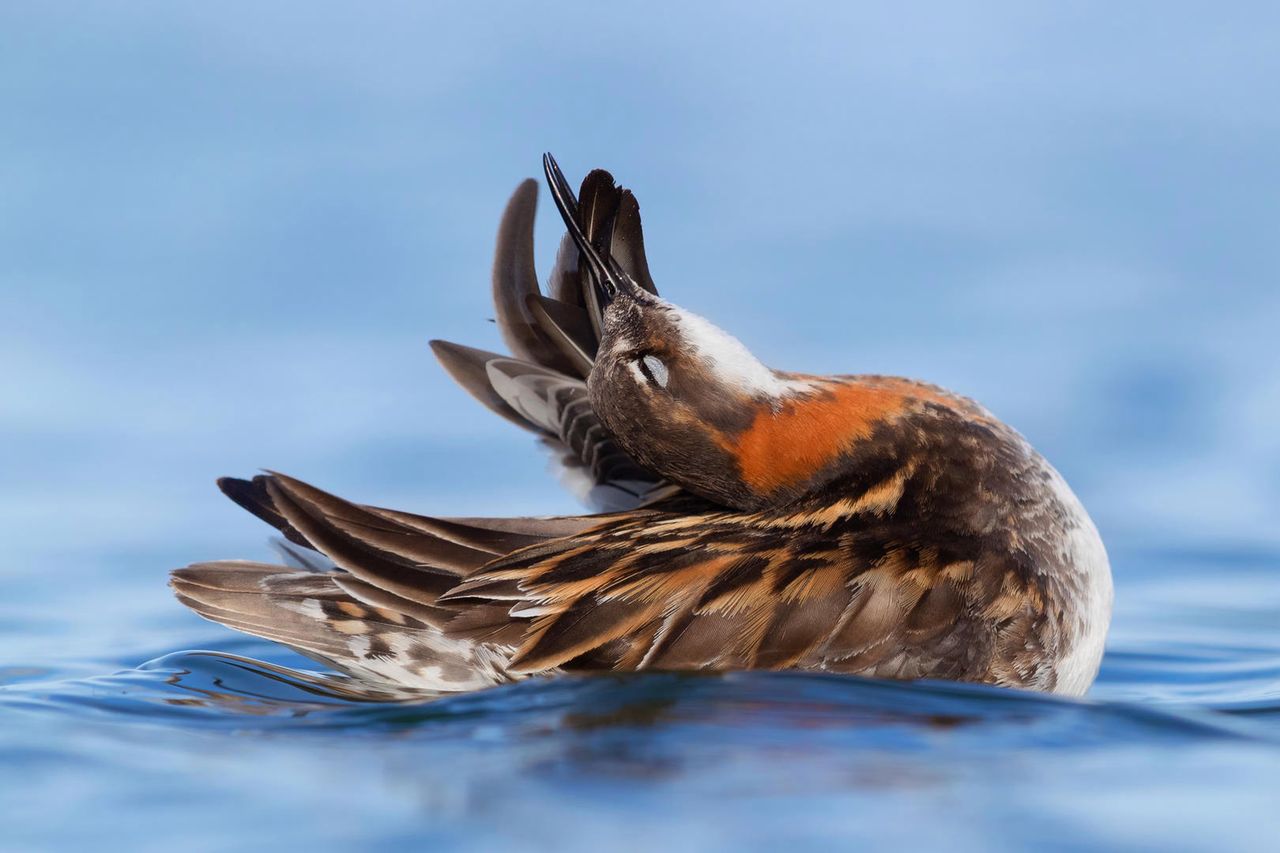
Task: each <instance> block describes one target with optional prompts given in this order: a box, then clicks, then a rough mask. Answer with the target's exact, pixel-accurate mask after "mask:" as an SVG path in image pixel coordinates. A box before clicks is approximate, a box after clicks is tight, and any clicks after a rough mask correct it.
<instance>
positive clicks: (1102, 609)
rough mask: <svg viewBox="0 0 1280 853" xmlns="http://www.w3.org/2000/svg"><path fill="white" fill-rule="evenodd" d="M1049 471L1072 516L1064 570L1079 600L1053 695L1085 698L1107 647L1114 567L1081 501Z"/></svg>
mask: <svg viewBox="0 0 1280 853" xmlns="http://www.w3.org/2000/svg"><path fill="white" fill-rule="evenodd" d="M1045 467H1046V468H1048V470H1049V474H1050V479H1049V484H1050V486H1051V488H1052V490H1053V494H1054V497H1056V498H1057V499H1058V501H1059V503H1061V505H1062V508H1063V509H1064V510H1065V511H1066V513H1067V517H1066V518H1064V519H1063V521H1064V524H1065V525H1066V528H1067V529H1066V531H1065V534H1064V537H1063V542H1062V551H1063V553H1062V558H1063V565H1064V566H1066V567H1067V568H1068V569H1069V570H1071V571H1072V575H1073V580H1074V581H1075V583H1074V586H1075V587H1076V589H1075V590H1074V591H1075V593H1076V595H1077V596H1078V597H1079V599H1080V600H1079V601H1078V602H1077V603H1076V606H1075V608H1073V610H1074V619H1072V621H1071V622H1069V623H1068V624H1067V625H1066V626H1065V627H1066V628H1067V629H1068V630H1073V632H1074V633H1073V642H1072V645H1071V651H1070V652H1068V653H1067V654H1066V655H1064V656H1063V657H1062V659H1061V660H1059V661H1058V664H1057V667H1056V669H1057V676H1058V678H1057V683H1056V685H1055V686H1054V692H1055V693H1062V694H1064V695H1067V696H1080V695H1082V694H1083V693H1084V692H1085V691H1086V690H1088V689H1089V685H1091V684H1093V680H1094V678H1096V677H1097V675H1098V667H1099V665H1100V664H1101V663H1102V652H1103V648H1104V647H1105V646H1106V642H1107V628H1108V627H1109V626H1110V624H1111V602H1112V597H1113V591H1112V584H1111V562H1110V561H1109V560H1108V559H1107V550H1106V548H1105V547H1104V546H1103V544H1102V537H1101V536H1099V535H1098V528H1097V527H1095V526H1094V524H1093V519H1091V518H1089V514H1088V513H1087V512H1085V509H1084V506H1083V505H1082V504H1081V503H1080V499H1079V498H1077V497H1076V495H1075V492H1073V491H1071V487H1070V486H1068V485H1067V481H1066V480H1064V479H1063V478H1062V475H1061V474H1059V473H1058V472H1057V471H1056V470H1054V469H1053V468H1052V467H1051V466H1049V465H1047V464H1046V466H1045ZM1069 618H1070V617H1069Z"/></svg>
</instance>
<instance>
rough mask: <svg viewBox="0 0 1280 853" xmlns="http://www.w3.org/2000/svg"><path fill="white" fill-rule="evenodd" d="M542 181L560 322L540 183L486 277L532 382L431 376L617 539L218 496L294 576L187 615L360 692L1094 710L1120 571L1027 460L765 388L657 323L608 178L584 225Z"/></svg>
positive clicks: (867, 390)
mask: <svg viewBox="0 0 1280 853" xmlns="http://www.w3.org/2000/svg"><path fill="white" fill-rule="evenodd" d="M544 165H545V166H546V171H547V177H548V180H549V182H550V184H551V189H552V194H553V196H554V198H555V200H556V204H557V206H558V207H559V210H560V214H561V216H562V217H563V218H564V221H565V224H566V226H567V228H568V232H569V233H568V235H567V236H566V238H565V240H564V242H563V244H562V246H561V249H560V254H559V257H558V258H557V262H556V268H555V271H554V272H553V274H552V281H551V294H552V296H551V298H548V297H545V296H543V295H541V293H540V292H539V289H538V285H537V281H536V279H535V276H534V272H533V237H532V232H533V211H534V205H535V201H536V194H537V187H536V185H535V184H534V183H533V182H532V181H527V182H525V183H524V184H522V185H521V186H520V187H519V188H518V189H517V190H516V193H515V195H514V196H513V197H512V199H511V202H510V203H509V204H508V206H507V210H506V213H505V215H504V217H503V221H502V226H501V228H500V230H499V234H498V248H497V259H496V263H495V266H494V298H495V303H496V309H497V319H498V323H499V326H500V327H501V329H502V332H503V336H504V337H505V339H506V342H507V344H508V346H509V347H510V349H511V351H512V353H513V355H512V356H510V357H508V356H499V355H495V354H492V353H487V352H483V351H480V350H475V349H471V348H468V347H462V346H458V345H456V344H450V343H444V342H437V343H435V344H434V348H435V351H436V354H437V355H438V356H439V358H440V360H441V361H442V362H443V363H444V366H445V368H446V369H447V370H448V371H449V372H450V373H451V374H452V375H453V377H454V378H455V379H457V380H458V382H460V383H461V384H462V385H463V386H464V387H465V388H466V389H467V390H468V391H470V392H471V393H472V394H473V395H474V396H475V397H476V398H478V399H479V400H480V401H481V402H483V403H484V404H485V405H487V406H488V407H489V408H490V409H492V410H493V411H495V412H497V413H498V414H500V415H502V416H503V417H505V418H507V419H509V420H511V421H513V422H515V423H517V424H519V425H520V426H522V427H525V428H528V429H530V430H532V431H533V432H535V433H536V434H538V435H539V436H541V437H542V438H543V439H544V440H545V441H547V442H548V443H551V444H553V445H555V446H556V447H558V448H559V450H560V451H561V452H562V454H563V455H564V457H565V459H566V461H567V462H569V463H570V464H571V467H573V468H575V469H576V470H577V472H578V474H579V479H581V480H582V481H584V482H586V483H587V484H588V490H589V495H588V497H589V498H591V499H592V500H593V501H595V502H596V504H597V505H598V506H603V507H604V508H606V509H607V510H608V511H607V512H606V513H605V514H601V515H587V516H577V517H567V518H492V519H481V518H428V517H424V516H419V515H412V514H409V513H404V512H397V511H393V510H387V509H379V508H375V507H368V506H360V505H356V504H353V503H348V502H347V501H344V500H342V499H340V498H337V497H334V496H333V495H330V494H327V493H325V492H322V491H320V490H319V489H316V488H313V487H312V486H309V485H307V484H305V483H302V482H299V481H298V480H295V479H292V478H290V477H285V476H283V475H279V474H271V475H266V476H260V477H255V478H254V479H253V480H251V481H246V480H235V479H225V480H222V481H221V487H222V489H223V491H224V492H226V494H227V495H228V496H230V497H231V498H232V500H234V501H236V502H237V503H238V504H240V505H241V506H243V507H245V508H246V509H248V510H249V511H250V512H252V513H254V514H255V515H257V516H258V517H260V518H262V519H263V520H265V521H267V522H268V523H270V524H271V525H273V526H274V527H276V528H277V529H278V530H280V531H281V532H282V533H283V534H284V536H285V537H286V538H287V539H288V540H289V541H290V542H291V543H293V544H294V545H296V546H298V547H297V548H296V549H294V550H295V552H296V554H298V555H300V556H301V559H300V560H299V561H298V562H300V563H301V566H300V567H297V568H287V567H283V566H273V565H265V564H260V563H244V562H216V563H201V564H197V565H194V566H191V567H188V568H185V569H181V570H179V571H177V572H175V573H174V575H173V586H174V589H175V590H176V591H177V594H178V597H179V598H180V599H181V600H182V601H183V602H184V603H186V604H187V605H189V606H190V607H192V608H193V609H194V610H196V611H197V612H198V613H200V614H201V615H203V616H206V617H208V618H210V619H213V620H215V621H217V622H221V623H223V624H225V625H228V626H230V627H233V628H238V629H240V630H242V631H247V632H249V633H251V634H256V635H258V636H262V637H267V638H270V639H273V640H278V641H280V642H282V643H285V644H287V645H289V646H292V647H294V648H295V649H298V650H299V651H301V652H303V653H304V654H307V655H310V656H312V657H315V658H318V659H320V660H323V661H326V662H328V663H331V664H333V665H334V666H336V667H338V668H339V669H342V670H345V671H347V672H350V673H352V674H354V675H357V676H360V677H364V678H368V679H377V680H380V681H384V682H386V681H389V682H394V683H397V684H402V685H406V686H417V687H423V688H428V689H434V690H441V691H456V690H469V689H474V688H479V687H484V686H487V685H491V684H495V683H499V682H502V681H506V680H510V679H514V678H518V677H522V676H526V675H530V674H534V673H549V672H554V671H557V670H632V669H663V670H671V669H717V670H720V669H747V668H771V669H782V668H799V669H813V670H829V671H837V672H847V673H860V674H865V675H873V676H883V677H894V678H921V677H927V678H949V679H958V680H967V681H981V682H988V683H994V684H1003V685H1011V686H1021V687H1030V688H1036V689H1041V690H1051V691H1056V692H1060V693H1068V694H1078V693H1082V692H1083V691H1084V690H1085V689H1086V688H1087V687H1088V686H1089V684H1090V683H1091V682H1092V681H1093V678H1094V676H1095V674H1096V672H1097V669H1098V663H1099V660H1100V658H1101V655H1102V646H1103V640H1104V637H1105V634H1106V630H1107V623H1108V621H1109V616H1110V607H1111V578H1110V570H1109V568H1108V565H1107V558H1106V553H1105V551H1104V550H1103V547H1102V543H1101V541H1100V540H1099V538H1098V534H1097V531H1096V530H1095V529H1094V526H1093V524H1092V522H1091V521H1090V520H1089V517H1088V516H1087V515H1086V513H1085V511H1084V509H1083V507H1081V505H1080V503H1079V501H1078V500H1077V499H1076V497H1075V496H1074V495H1073V494H1072V493H1071V491H1070V489H1069V488H1068V487H1067V485H1066V483H1065V482H1064V481H1063V480H1062V478H1061V476H1059V474H1058V473H1057V472H1056V471H1055V470H1054V469H1053V468H1052V467H1050V466H1049V464H1048V463H1047V462H1045V460H1044V459H1043V458H1041V457H1040V455H1039V454H1037V453H1036V452H1035V451H1034V450H1033V449H1032V448H1031V447H1030V446H1028V444H1027V442H1026V441H1025V440H1024V439H1023V438H1022V437H1021V436H1019V435H1018V434H1017V433H1016V432H1014V431H1013V430H1012V429H1010V428H1009V427H1007V426H1005V425H1004V424H1003V423H1001V422H1000V421H998V420H996V419H995V418H994V417H993V416H992V415H991V414H990V413H989V412H987V411H986V410H985V409H983V408H982V407H981V406H979V405H977V404H976V403H974V402H972V401H970V400H967V399H965V398H963V397H959V396H957V395H955V394H952V393H950V392H948V391H945V390H943V389H942V388H938V387H936V386H933V385H927V384H924V383H920V382H915V381H911V380H907V379H896V378H890V377H883V376H806V375H800V374H793V373H784V372H780V371H775V370H771V369H769V368H767V367H765V366H764V365H763V364H761V363H760V362H759V361H757V360H756V359H755V358H754V357H753V356H752V355H751V353H750V352H748V351H747V350H746V348H745V347H743V346H742V344H740V343H739V342H738V341H737V340H735V339H734V338H732V337H730V336H729V335H727V334H725V333H724V332H722V331H720V330H719V329H718V328H716V327H715V326H713V325H711V324H710V323H708V322H707V321H706V320H703V319H702V318H700V317H697V316H695V315H693V314H690V313H689V312H687V311H685V310H683V309H681V308H678V307H677V306H675V305H672V304H671V303H669V302H666V301H664V300H662V299H660V298H659V297H658V295H657V291H656V289H655V287H654V285H653V281H652V279H651V278H650V275H649V269H648V265H647V263H646V260H645V254H644V246H643V240H642V237H641V230H640V217H639V208H638V206H637V204H636V201H635V198H634V197H633V196H632V195H631V193H630V192H629V191H627V190H624V189H620V188H618V187H615V186H614V183H613V179H612V178H611V177H610V176H609V174H608V173H606V172H603V171H595V172H592V173H591V174H590V175H588V176H587V178H586V180H585V181H584V182H583V184H582V189H581V193H580V195H581V203H580V204H579V203H578V201H577V200H575V199H574V197H573V193H572V191H571V190H570V189H569V187H568V185H567V183H566V182H565V180H564V177H563V176H562V175H561V174H560V171H559V169H558V168H557V167H556V164H555V161H554V160H552V159H551V158H550V157H549V156H548V157H547V158H545V160H544ZM315 552H319V554H316V553H315ZM320 554H322V555H324V557H326V558H328V561H323V560H322V559H321V558H320V556H319V555H320ZM305 555H310V556H305ZM329 561H331V564H330V562H329Z"/></svg>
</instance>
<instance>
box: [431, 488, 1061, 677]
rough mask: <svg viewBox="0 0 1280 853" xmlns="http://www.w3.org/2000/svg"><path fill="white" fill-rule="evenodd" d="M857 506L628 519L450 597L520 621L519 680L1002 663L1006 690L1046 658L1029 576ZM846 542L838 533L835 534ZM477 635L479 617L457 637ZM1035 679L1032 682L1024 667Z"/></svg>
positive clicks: (951, 669)
mask: <svg viewBox="0 0 1280 853" xmlns="http://www.w3.org/2000/svg"><path fill="white" fill-rule="evenodd" d="M860 512H861V510H859V508H858V507H857V506H856V505H852V504H851V505H847V506H845V507H843V508H837V509H836V510H834V511H833V510H832V509H831V508H826V509H823V508H815V509H812V510H803V509H800V510H793V511H784V512H772V513H755V514H744V513H737V512H728V511H724V510H721V509H715V508H709V507H705V506H704V507H703V508H701V510H695V511H693V512H689V511H687V509H686V511H683V512H676V513H659V514H656V515H653V514H651V515H647V516H645V517H638V518H628V517H625V516H618V517H614V518H610V519H607V520H605V521H603V522H602V523H601V524H599V525H597V526H594V527H592V528H589V529H587V530H584V531H580V532H578V533H575V534H571V535H569V536H566V537H562V538H560V539H556V540H552V541H548V542H546V543H542V544H539V545H535V546H531V547H528V548H525V549H522V550H520V551H517V552H515V553H513V554H511V555H509V556H507V557H504V558H502V559H499V560H496V561H494V562H491V563H490V564H488V565H486V566H485V567H484V568H483V569H481V570H479V571H478V572H476V573H474V574H472V575H470V576H469V577H468V578H466V579H465V580H464V581H463V582H461V583H460V584H459V585H458V586H456V587H455V588H454V589H452V590H450V591H449V592H447V593H445V594H444V595H442V596H441V598H440V603H441V604H442V605H444V606H457V605H464V604H467V603H468V602H471V603H474V604H477V605H480V606H482V607H489V608H493V607H495V606H502V607H504V608H506V612H505V616H506V620H499V621H498V622H496V623H495V622H494V620H493V618H492V614H493V611H492V610H491V611H490V617H489V620H488V624H489V625H492V626H494V627H492V628H490V629H489V630H497V631H500V632H501V636H503V637H504V638H506V639H507V640H508V641H510V640H511V638H512V637H513V636H515V634H516V632H515V631H514V630H513V625H515V624H519V625H522V626H523V628H522V631H521V632H520V639H519V642H518V643H516V644H515V653H514V655H513V656H512V659H511V662H510V664H509V665H508V671H509V672H512V673H532V672H540V671H544V670H547V669H551V668H557V667H564V668H569V669H573V668H586V669H624V670H629V669H644V668H652V669H664V670H686V669H717V670H720V669H750V668H765V669H784V668H793V667H801V668H820V669H830V670H836V671H841V672H851V673H861V674H866V675H877V676H884V677H896V678H913V677H924V676H929V677H964V676H966V675H967V676H970V677H972V673H973V672H974V671H985V670H980V669H979V667H983V666H987V665H988V662H989V660H990V659H991V658H992V651H993V650H994V649H996V648H999V649H1000V650H1001V653H1000V654H999V655H995V657H998V658H1004V659H1006V660H1008V661H1010V663H1009V667H1010V671H1009V672H1008V673H1005V674H1003V675H999V674H998V677H1002V678H1003V679H1004V681H1005V682H1006V683H1010V684H1021V683H1025V681H1026V678H1027V677H1028V675H1029V673H1030V672H1031V671H1032V670H1033V669H1034V667H1035V666H1036V661H1037V660H1038V656H1040V653H1039V652H1037V650H1036V649H1035V648H1034V646H1035V643H1036V642H1037V634H1036V626H1037V620H1038V619H1041V618H1042V617H1043V602H1041V601H1039V599H1038V592H1037V591H1036V589H1035V588H1034V587H1033V586H1032V585H1030V584H1028V583H1027V582H1026V580H1025V579H1024V577H1023V576H1022V575H1021V574H1020V573H1019V571H1018V569H1017V568H1016V567H1012V566H1011V567H1008V568H1007V569H1004V568H1002V567H996V566H986V567H984V568H983V569H982V570H980V571H979V570H978V564H979V563H980V562H981V560H980V559H979V560H975V559H973V558H971V557H970V556H969V555H966V554H964V553H963V552H962V551H960V550H957V551H956V552H955V553H947V552H944V551H941V550H939V549H938V548H936V547H935V548H923V547H917V546H915V545H913V543H912V541H911V537H910V533H909V532H907V531H903V532H902V533H903V535H902V536H901V538H895V536H894V534H892V533H887V532H886V530H885V528H884V526H883V525H879V524H864V523H860V522H859V513H860ZM833 527H836V529H837V530H843V531H845V532H842V533H841V532H837V533H836V534H833V533H832V528H833ZM485 630H486V629H485V628H484V627H483V626H482V627H481V629H480V630H479V631H469V630H468V616H467V615H466V611H465V610H464V611H463V615H461V616H459V617H458V618H457V619H456V620H454V621H452V622H451V623H450V624H448V625H446V626H445V631H446V634H447V635H451V636H458V637H474V638H478V639H483V638H484V637H485V636H486V634H485ZM1020 666H1021V667H1024V668H1026V669H1027V672H1025V673H1023V672H1019V671H1018V667H1020Z"/></svg>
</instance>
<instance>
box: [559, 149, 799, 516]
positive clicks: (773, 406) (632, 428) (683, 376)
mask: <svg viewBox="0 0 1280 853" xmlns="http://www.w3.org/2000/svg"><path fill="white" fill-rule="evenodd" d="M544 164H545V166H546V170H547V178H548V182H549V183H550V185H551V192H552V196H553V197H554V199H555V202H556V205H557V207H558V208H559V211H560V214H561V216H562V218H563V219H564V221H565V226H566V227H567V228H568V229H569V233H570V235H571V236H572V237H573V240H574V242H575V243H576V245H577V247H578V250H579V252H580V254H581V258H582V262H583V263H585V264H586V265H587V267H588V268H589V270H590V274H591V277H592V280H593V282H594V287H595V294H594V296H595V301H596V303H597V304H598V306H599V309H600V318H601V319H600V345H599V348H598V351H597V353H596V356H595V364H594V365H593V366H592V368H591V373H590V376H589V378H588V383H587V386H588V390H589V391H590V395H591V403H592V408H593V409H594V410H595V411H596V413H597V414H598V415H599V417H600V419H601V420H602V421H603V422H604V424H605V426H606V427H607V428H608V429H609V431H610V432H611V433H613V435H614V436H615V437H616V438H617V439H618V441H619V442H621V444H622V445H623V447H625V448H626V450H627V451H628V452H629V453H630V454H631V455H632V456H634V457H635V458H636V459H637V460H638V461H640V462H641V463H643V464H644V465H646V466H648V467H649V468H651V469H652V470H654V471H655V472H657V473H658V474H661V475H662V476H663V477H665V478H666V479H667V480H670V481H671V482H674V483H677V484H679V485H681V486H683V487H685V488H686V489H688V490H689V491H691V492H693V493H695V494H699V495H702V496H703V497H706V498H709V499H711V500H715V501H716V502H718V503H723V504H726V505H728V506H735V507H739V508H748V507H752V506H758V505H760V504H761V503H762V501H763V498H762V496H761V494H760V493H759V492H758V491H757V490H755V489H753V488H752V486H751V484H750V483H748V482H745V481H744V479H743V470H742V465H741V460H740V459H739V458H738V456H737V454H736V450H735V447H734V443H733V442H734V440H735V439H736V438H737V437H739V436H741V435H743V434H744V433H746V432H747V431H749V430H750V429H751V428H752V426H753V424H755V423H757V422H758V421H759V419H760V418H762V417H766V416H768V415H770V414H772V413H774V412H776V411H778V410H779V409H780V408H781V407H782V406H783V405H784V403H785V402H786V401H787V400H788V399H792V398H795V397H797V396H798V395H802V394H805V393H807V392H810V391H812V390H813V383H812V382H811V381H810V380H808V379H806V378H802V377H797V376H793V375H789V374H783V373H780V372H778V371H775V370H772V369H770V368H769V367H767V366H765V365H764V364H763V363H761V362H760V361H759V360H758V359H757V358H756V357H755V356H754V355H752V354H751V352H750V350H748V349H747V348H746V347H745V346H744V345H743V344H742V343H741V342H740V341H738V340H737V339H736V338H734V337H733V336H732V335H730V334H729V333H727V332H725V331H723V330H722V329H720V328H718V327H717V326H715V325H713V324H712V323H710V322H709V321H707V320H705V319H703V318H702V317H700V316H698V315H697V314H694V313H693V312H691V311H687V310H685V309H683V308H681V307H679V306H678V305H674V304H672V303H671V302H668V301H667V300H665V299H662V298H660V297H659V296H657V295H656V294H654V293H651V292H649V291H648V290H645V289H644V288H642V287H640V286H639V285H638V284H637V283H636V282H635V281H634V280H633V279H632V278H631V276H630V275H628V273H627V272H626V271H625V270H624V269H623V268H622V266H621V265H619V264H618V263H617V261H616V260H615V259H614V258H613V257H611V256H609V255H608V254H605V253H601V252H600V251H599V250H598V249H597V248H596V247H595V246H594V245H593V244H592V242H591V241H590V240H589V239H588V238H587V237H586V236H585V234H584V233H583V229H582V225H581V222H580V220H579V214H578V209H577V201H576V199H575V198H574V196H573V192H572V190H571V189H570V187H569V185H568V183H567V182H566V181H565V179H564V176H563V175H562V174H561V173H560V171H559V168H558V167H557V166H556V164H555V160H554V159H552V158H551V157H550V156H549V155H548V156H547V158H546V159H545V161H544Z"/></svg>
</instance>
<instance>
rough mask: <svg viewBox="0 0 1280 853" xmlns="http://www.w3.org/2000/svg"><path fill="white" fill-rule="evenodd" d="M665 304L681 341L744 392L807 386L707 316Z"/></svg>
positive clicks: (778, 392)
mask: <svg viewBox="0 0 1280 853" xmlns="http://www.w3.org/2000/svg"><path fill="white" fill-rule="evenodd" d="M664 307H666V309H667V311H668V314H669V316H670V317H671V319H672V320H673V321H674V324H675V327H676V330H677V331H678V332H679V333H680V337H681V343H682V344H683V345H684V346H687V347H688V348H689V349H690V350H692V351H693V353H694V354H696V355H697V356H698V357H699V358H701V359H702V360H703V361H704V362H705V363H706V364H707V366H708V368H709V369H710V370H711V372H712V373H714V374H715V375H716V376H717V377H719V379H720V380H721V381H723V382H724V383H726V384H728V385H732V386H734V387H736V388H738V389H740V390H741V391H742V392H744V393H746V394H750V395H752V396H763V397H784V396H786V395H788V394H791V393H794V392H796V391H798V390H803V388H805V387H807V385H806V384H805V383H803V382H796V381H794V380H789V379H783V378H782V377H780V376H778V374H776V373H774V372H773V371H772V370H770V369H769V368H768V367H766V366H765V365H764V364H762V363H761V362H760V360H759V359H757V358H756V357H755V356H754V355H752V354H751V350H749V349H747V348H746V347H745V346H743V344H742V342H741V341H739V340H738V339H737V338H735V337H734V336H733V335H731V334H729V333H728V332H726V331H724V330H723V329H721V328H720V327H719V326H716V325H714V324H713V323H711V322H710V321H709V320H706V319H704V318H702V317H699V316H698V315H697V314H694V313H692V312H690V311H686V310H684V309H683V308H679V307H677V306H675V305H672V304H671V303H667V304H666V305H665V306H664Z"/></svg>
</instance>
